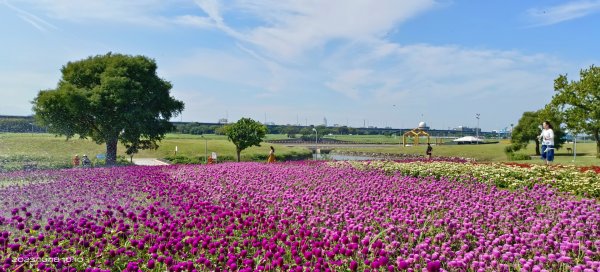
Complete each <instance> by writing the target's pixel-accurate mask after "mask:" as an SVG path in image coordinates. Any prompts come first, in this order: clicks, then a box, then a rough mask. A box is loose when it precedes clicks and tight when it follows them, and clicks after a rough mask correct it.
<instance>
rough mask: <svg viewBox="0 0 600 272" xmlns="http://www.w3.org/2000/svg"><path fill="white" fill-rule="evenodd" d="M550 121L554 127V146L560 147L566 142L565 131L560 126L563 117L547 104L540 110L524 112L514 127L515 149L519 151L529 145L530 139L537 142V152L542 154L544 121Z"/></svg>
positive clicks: (513, 139) (513, 148)
mask: <svg viewBox="0 0 600 272" xmlns="http://www.w3.org/2000/svg"><path fill="white" fill-rule="evenodd" d="M544 121H549V122H550V123H551V124H552V125H553V127H554V129H553V131H554V147H555V148H556V149H560V148H561V147H562V145H563V144H564V142H565V139H564V137H563V136H564V135H565V133H564V131H563V130H562V128H561V127H560V124H561V118H560V114H559V113H558V112H557V111H556V109H554V108H552V107H550V106H547V107H545V108H544V109H541V110H538V111H527V112H524V113H523V116H522V117H521V119H519V123H517V126H515V127H514V129H513V133H512V139H511V140H512V142H513V147H512V150H513V151H519V150H520V149H521V148H525V147H527V144H529V142H530V141H534V142H535V154H536V155H540V141H539V139H538V136H539V135H540V134H541V128H540V126H541V125H542V122H544Z"/></svg>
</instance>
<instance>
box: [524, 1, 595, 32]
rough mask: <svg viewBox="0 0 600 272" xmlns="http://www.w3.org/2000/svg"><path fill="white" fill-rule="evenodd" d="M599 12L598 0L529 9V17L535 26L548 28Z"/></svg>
mask: <svg viewBox="0 0 600 272" xmlns="http://www.w3.org/2000/svg"><path fill="white" fill-rule="evenodd" d="M599 11H600V1H598V0H586V1H569V2H567V3H566V4H563V5H558V6H551V7H543V8H533V9H529V10H528V11H527V16H528V18H529V19H530V20H531V21H533V26H546V25H553V24H557V23H560V22H564V21H569V20H573V19H577V18H581V17H585V16H588V15H591V14H594V13H597V12H599Z"/></svg>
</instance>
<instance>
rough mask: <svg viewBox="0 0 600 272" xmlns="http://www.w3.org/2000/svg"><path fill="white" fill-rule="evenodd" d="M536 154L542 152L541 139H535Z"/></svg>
mask: <svg viewBox="0 0 600 272" xmlns="http://www.w3.org/2000/svg"><path fill="white" fill-rule="evenodd" d="M535 155H536V156H539V155H541V154H540V140H538V139H535Z"/></svg>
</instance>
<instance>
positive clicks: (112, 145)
mask: <svg viewBox="0 0 600 272" xmlns="http://www.w3.org/2000/svg"><path fill="white" fill-rule="evenodd" d="M118 143H119V139H118V138H117V137H114V138H111V139H109V140H108V141H106V165H115V164H117V144H118Z"/></svg>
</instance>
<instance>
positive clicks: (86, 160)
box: [81, 154, 92, 167]
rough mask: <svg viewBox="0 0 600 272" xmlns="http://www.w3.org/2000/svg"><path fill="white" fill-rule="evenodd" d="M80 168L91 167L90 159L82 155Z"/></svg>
mask: <svg viewBox="0 0 600 272" xmlns="http://www.w3.org/2000/svg"><path fill="white" fill-rule="evenodd" d="M81 163H82V166H83V167H92V161H90V159H89V158H88V156H87V155H85V154H84V155H83V157H82V162H81Z"/></svg>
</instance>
